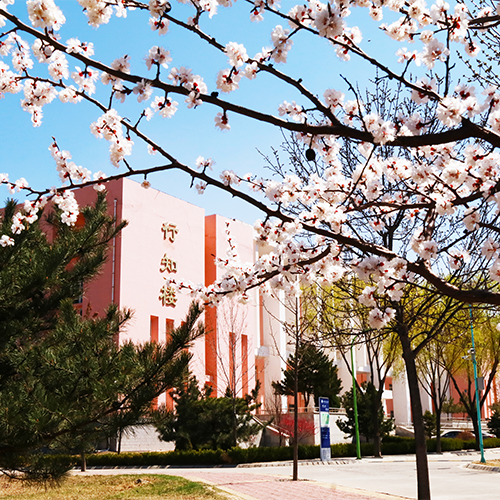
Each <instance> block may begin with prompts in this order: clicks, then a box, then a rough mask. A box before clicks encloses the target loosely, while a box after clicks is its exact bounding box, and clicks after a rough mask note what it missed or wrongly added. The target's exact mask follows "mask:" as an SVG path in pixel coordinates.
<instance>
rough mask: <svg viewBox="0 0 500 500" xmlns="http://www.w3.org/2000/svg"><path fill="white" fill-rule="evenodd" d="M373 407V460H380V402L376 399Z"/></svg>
mask: <svg viewBox="0 0 500 500" xmlns="http://www.w3.org/2000/svg"><path fill="white" fill-rule="evenodd" d="M373 403H375V404H374V405H373V408H372V411H373V456H374V457H375V458H382V442H381V441H382V439H381V437H380V422H379V418H378V416H379V412H378V410H379V405H380V400H379V399H378V398H377V399H376V401H373Z"/></svg>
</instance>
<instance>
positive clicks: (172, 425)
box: [152, 375, 260, 450]
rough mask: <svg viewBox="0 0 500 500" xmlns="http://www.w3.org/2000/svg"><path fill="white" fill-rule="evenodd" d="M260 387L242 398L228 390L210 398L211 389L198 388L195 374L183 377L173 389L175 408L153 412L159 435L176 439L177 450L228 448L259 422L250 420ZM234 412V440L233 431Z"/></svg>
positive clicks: (248, 435) (256, 428)
mask: <svg viewBox="0 0 500 500" xmlns="http://www.w3.org/2000/svg"><path fill="white" fill-rule="evenodd" d="M258 391H259V387H258V385H257V386H256V388H255V389H254V390H253V391H252V392H251V394H248V395H246V396H245V397H243V398H236V399H234V398H233V397H232V396H231V394H230V393H229V392H228V393H227V394H226V396H224V397H221V398H213V397H211V392H212V390H211V388H210V387H205V388H204V389H203V390H200V388H199V386H198V381H197V380H196V377H194V376H189V375H187V376H185V377H184V379H183V381H182V382H181V383H180V384H179V385H178V386H177V387H176V388H175V389H174V391H173V392H172V395H173V398H174V401H175V403H176V404H175V409H174V410H173V411H170V410H167V409H165V408H162V409H160V410H158V411H156V412H153V414H152V416H153V421H154V424H155V426H156V429H157V431H158V434H159V436H160V438H161V439H162V440H164V441H175V449H176V450H191V449H195V450H199V449H204V448H210V449H214V450H215V449H228V448H232V447H234V446H237V445H238V443H240V442H242V441H246V440H248V439H249V438H251V437H252V436H253V435H255V434H256V433H257V432H258V431H259V429H260V425H259V424H257V423H255V422H253V417H252V412H253V411H254V410H255V409H256V408H257V407H258V404H257V403H256V402H255V401H256V400H257V395H258ZM234 411H236V416H237V425H236V440H235V434H234V418H233V417H234Z"/></svg>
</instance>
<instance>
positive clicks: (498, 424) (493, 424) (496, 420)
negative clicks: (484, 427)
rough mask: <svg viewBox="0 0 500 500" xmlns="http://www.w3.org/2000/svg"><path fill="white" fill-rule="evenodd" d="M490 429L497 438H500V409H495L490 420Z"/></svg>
mask: <svg viewBox="0 0 500 500" xmlns="http://www.w3.org/2000/svg"><path fill="white" fill-rule="evenodd" d="M488 430H489V431H490V432H491V433H492V434H494V435H495V436H496V437H497V438H500V411H498V410H495V411H494V412H493V415H491V417H490V419H489V420H488Z"/></svg>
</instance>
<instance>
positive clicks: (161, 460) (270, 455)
mask: <svg viewBox="0 0 500 500" xmlns="http://www.w3.org/2000/svg"><path fill="white" fill-rule="evenodd" d="M475 446H476V443H475V441H463V440H461V439H446V438H445V439H442V440H441V448H442V451H458V450H468V449H475ZM484 447H485V448H493V447H500V438H492V439H485V440H484ZM331 450H332V458H343V457H355V456H356V445H355V444H353V443H340V444H333V445H332V446H331ZM427 450H428V451H429V452H434V451H435V450H436V440H435V439H429V440H428V441H427ZM413 453H415V440H414V439H413V438H402V437H399V436H387V437H386V438H384V441H383V443H382V455H404V454H413ZM319 455H320V450H319V446H299V459H300V460H308V459H317V458H319ZM361 455H362V456H365V457H366V456H371V455H373V444H372V443H361ZM292 458H293V448H292V447H290V446H283V447H270V448H246V449H244V448H231V449H230V450H226V451H223V450H199V451H194V450H193V451H170V452H148V453H120V454H117V453H99V454H95V455H89V456H88V457H87V465H89V466H101V467H113V466H129V467H132V466H136V467H140V466H152V465H160V466H162V465H225V464H226V465H235V464H242V463H255V462H276V461H278V462H279V461H282V460H292ZM54 459H55V458H54ZM64 460H68V461H70V462H72V463H78V461H79V460H78V457H70V456H65V457H64Z"/></svg>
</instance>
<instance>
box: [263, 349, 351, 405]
mask: <svg viewBox="0 0 500 500" xmlns="http://www.w3.org/2000/svg"><path fill="white" fill-rule="evenodd" d="M287 362H288V368H287V369H286V370H284V371H283V380H282V381H281V382H273V384H272V385H273V388H274V390H275V391H276V393H277V394H281V395H287V396H293V394H294V387H295V372H294V369H295V366H296V365H297V367H298V372H299V384H298V389H299V392H300V393H301V394H302V395H303V396H304V403H305V405H306V407H307V406H309V402H310V398H311V396H314V398H315V399H317V398H320V397H325V398H329V400H330V406H331V407H333V408H338V407H339V406H340V400H339V393H340V391H341V390H342V381H341V380H340V378H339V377H338V368H337V366H335V365H334V364H333V363H332V361H331V360H330V359H329V358H328V356H327V355H326V354H325V353H324V352H323V351H322V350H321V349H319V348H318V347H317V346H316V345H314V344H313V343H303V344H301V345H300V346H299V349H298V352H297V353H294V354H292V355H291V356H290V357H289V358H288V361H287Z"/></svg>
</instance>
